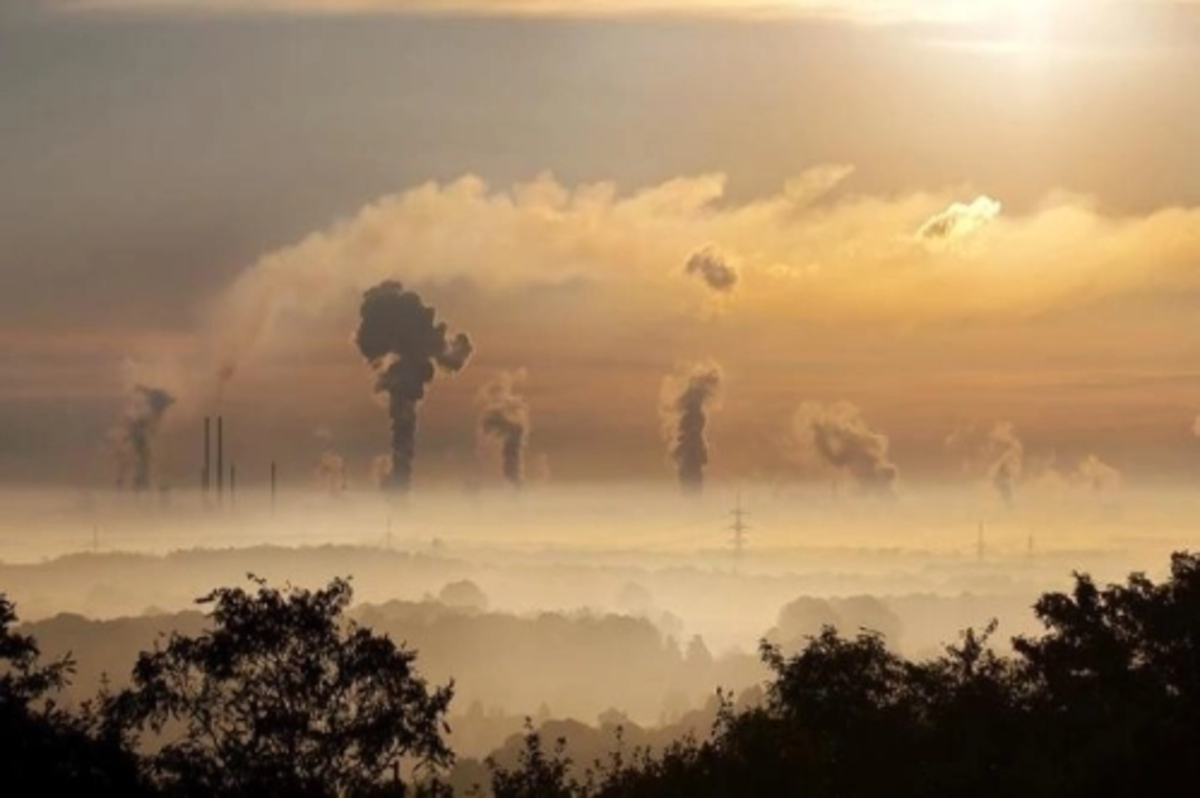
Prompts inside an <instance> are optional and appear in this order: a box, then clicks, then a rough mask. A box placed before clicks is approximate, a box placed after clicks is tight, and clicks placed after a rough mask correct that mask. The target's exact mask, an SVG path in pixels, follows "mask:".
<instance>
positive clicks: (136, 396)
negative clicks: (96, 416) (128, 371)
mask: <svg viewBox="0 0 1200 798" xmlns="http://www.w3.org/2000/svg"><path fill="white" fill-rule="evenodd" d="M173 404H175V397H174V396H172V395H171V394H169V393H167V392H166V391H164V390H163V389H161V388H149V387H146V386H145V385H136V386H134V388H133V395H132V396H131V397H130V403H129V407H128V408H127V410H126V412H125V420H124V423H123V424H122V427H121V436H120V437H121V453H120V475H119V477H118V481H119V483H120V484H121V485H124V484H125V481H126V478H127V476H128V473H129V472H130V471H132V472H133V487H134V489H135V490H138V491H143V490H146V489H148V488H149V487H150V482H151V479H152V478H153V476H154V448H155V441H156V440H157V438H158V431H159V429H160V427H161V426H162V421H163V417H164V416H165V415H166V413H167V410H168V409H170V407H171V405H173Z"/></svg>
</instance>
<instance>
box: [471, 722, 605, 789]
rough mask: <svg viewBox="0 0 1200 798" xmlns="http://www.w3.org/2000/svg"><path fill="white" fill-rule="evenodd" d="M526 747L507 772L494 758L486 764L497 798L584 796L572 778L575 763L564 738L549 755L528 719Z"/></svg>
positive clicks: (557, 741) (489, 759)
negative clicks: (567, 751) (514, 765)
mask: <svg viewBox="0 0 1200 798" xmlns="http://www.w3.org/2000/svg"><path fill="white" fill-rule="evenodd" d="M524 743H525V744H524V746H523V747H522V748H521V751H520V753H519V754H518V755H517V758H518V761H517V766H516V767H515V768H512V769H509V768H505V767H503V766H502V765H500V764H498V763H497V762H496V760H495V759H494V758H492V757H488V759H487V760H485V764H486V765H487V767H488V769H489V770H490V771H491V774H492V785H491V786H492V795H493V797H494V798H572V796H575V795H579V794H581V793H582V792H583V786H582V785H581V783H580V782H579V781H578V780H576V779H575V777H574V776H572V774H571V767H572V764H573V763H572V761H571V758H570V757H568V756H567V755H566V745H567V743H566V740H565V739H563V738H561V737H560V738H559V739H558V740H556V741H555V744H554V747H553V748H552V749H550V750H549V751H547V750H546V748H545V746H544V745H543V743H542V738H541V735H539V734H538V733H537V732H536V731H535V730H534V728H533V721H532V720H530V719H528V718H527V719H526V720H525V734H524Z"/></svg>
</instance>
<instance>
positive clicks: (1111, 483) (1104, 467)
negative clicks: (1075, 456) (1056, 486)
mask: <svg viewBox="0 0 1200 798" xmlns="http://www.w3.org/2000/svg"><path fill="white" fill-rule="evenodd" d="M1075 482H1077V483H1078V484H1079V485H1081V486H1083V487H1085V488H1087V489H1089V490H1091V491H1092V492H1093V493H1100V494H1107V493H1111V492H1113V491H1116V490H1119V489H1120V487H1121V482H1122V476H1121V472H1120V471H1118V470H1117V469H1116V468H1114V467H1113V466H1111V465H1109V464H1108V463H1106V462H1104V461H1103V460H1101V459H1100V458H1099V457H1097V456H1096V455H1094V454H1089V455H1088V456H1087V457H1085V458H1084V459H1083V460H1081V461H1080V462H1079V467H1078V468H1077V469H1076V470H1075Z"/></svg>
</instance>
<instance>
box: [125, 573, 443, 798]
mask: <svg viewBox="0 0 1200 798" xmlns="http://www.w3.org/2000/svg"><path fill="white" fill-rule="evenodd" d="M250 578H251V580H252V581H253V582H254V583H255V584H256V585H257V590H256V591H255V592H253V593H251V592H247V591H245V590H242V589H239V588H224V589H220V590H216V591H214V592H213V593H211V594H209V595H207V596H204V597H203V598H201V599H199V600H198V603H200V604H205V605H211V606H212V609H211V611H210V612H209V613H208V617H209V618H210V619H211V623H212V628H211V630H209V631H207V632H205V633H203V634H201V635H199V636H197V637H185V636H181V635H179V634H173V635H172V636H171V637H170V638H169V639H168V641H167V643H166V645H165V646H156V647H155V650H154V651H152V652H148V653H143V654H142V655H141V656H140V657H139V658H138V662H137V665H136V666H135V668H134V671H133V685H132V686H131V687H130V688H129V689H127V690H126V691H124V692H123V693H121V694H120V695H118V696H117V697H116V698H115V699H114V700H113V701H112V702H111V704H110V711H111V714H112V715H113V717H114V718H116V719H117V721H118V722H119V724H120V725H122V726H123V727H125V728H128V729H133V730H137V731H143V730H145V729H150V730H152V731H153V732H155V733H156V734H158V735H161V736H162V740H163V742H162V745H161V747H160V748H159V749H158V750H157V751H156V752H155V753H154V754H153V756H152V757H151V758H150V766H151V771H152V773H153V775H154V776H155V778H156V779H157V781H158V782H159V783H160V784H161V785H162V787H163V788H164V790H165V791H166V792H168V793H169V794H178V795H206V796H213V795H220V796H243V795H245V796H250V795H256V796H258V795H271V796H341V795H379V794H388V793H387V792H386V791H385V786H386V785H388V784H389V782H391V784H392V786H391V787H389V788H388V789H390V790H392V791H393V793H394V794H403V793H404V789H403V786H402V785H401V784H399V783H398V782H399V765H400V762H401V759H402V758H403V757H410V758H412V759H413V760H415V765H416V766H417V768H418V769H422V768H428V767H436V766H442V765H446V764H448V763H450V762H451V761H452V754H451V752H450V750H449V749H448V748H447V746H446V744H445V742H444V741H443V739H442V733H443V732H444V731H448V729H447V728H446V726H445V721H444V715H445V713H446V710H447V707H448V705H449V703H450V699H451V695H452V685H449V686H446V687H442V688H438V689H435V690H432V691H431V690H430V689H429V688H428V687H427V686H426V683H425V682H424V680H423V679H421V678H420V677H419V676H418V675H417V674H416V672H415V670H414V668H413V663H414V660H415V658H416V654H415V653H413V652H410V651H407V650H404V649H402V648H397V646H396V645H395V644H393V642H392V641H391V640H390V639H388V638H386V637H381V636H377V635H374V634H373V633H372V632H371V631H370V630H368V629H364V628H360V627H358V626H356V625H355V624H354V623H352V622H348V621H345V620H344V618H343V613H344V611H345V610H346V608H347V607H348V606H349V604H350V600H351V597H352V591H351V588H350V585H349V583H348V582H347V581H345V580H341V579H337V580H334V581H332V582H331V583H330V584H329V585H328V586H327V587H325V588H324V589H321V590H316V591H308V590H299V589H291V590H289V591H288V592H286V593H285V592H281V591H279V590H277V589H275V588H271V587H268V586H267V585H266V583H265V581H264V580H262V579H258V578H256V577H254V576H251V577H250Z"/></svg>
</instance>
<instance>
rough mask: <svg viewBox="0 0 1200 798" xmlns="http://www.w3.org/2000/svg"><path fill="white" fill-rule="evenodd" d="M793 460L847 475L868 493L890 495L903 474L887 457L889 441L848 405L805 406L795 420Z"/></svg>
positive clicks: (800, 409)
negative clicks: (898, 478)
mask: <svg viewBox="0 0 1200 798" xmlns="http://www.w3.org/2000/svg"><path fill="white" fill-rule="evenodd" d="M792 441H793V443H794V445H795V449H794V451H793V456H794V458H795V459H797V460H798V461H799V462H801V463H803V464H807V465H815V466H817V467H819V468H821V469H823V470H826V471H833V472H834V473H836V474H845V475H847V476H849V477H850V478H851V479H853V480H854V482H855V483H856V484H857V485H858V486H859V487H860V488H861V489H863V490H864V491H866V492H867V493H873V494H877V495H890V494H891V493H892V490H893V487H894V485H895V482H896V478H897V477H898V476H899V474H900V471H899V469H898V468H897V467H896V465H895V464H894V463H892V462H891V460H890V459H889V456H888V439H887V437H886V436H884V435H882V434H880V433H878V432H875V431H874V430H872V429H871V428H870V427H869V426H867V422H866V420H865V419H864V418H863V416H862V411H861V410H859V409H858V408H857V407H856V406H854V405H852V404H850V403H849V402H835V403H833V404H830V405H825V404H821V403H819V402H805V403H804V404H802V405H800V407H799V408H798V409H797V410H796V414H795V416H794V417H793V419H792Z"/></svg>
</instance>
